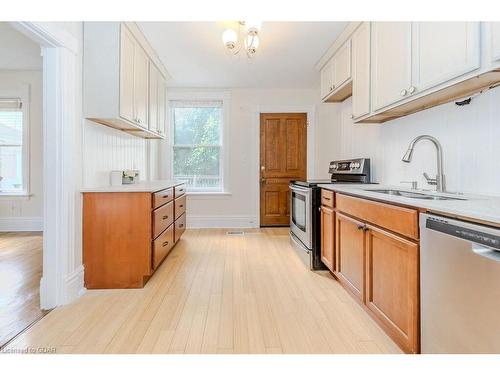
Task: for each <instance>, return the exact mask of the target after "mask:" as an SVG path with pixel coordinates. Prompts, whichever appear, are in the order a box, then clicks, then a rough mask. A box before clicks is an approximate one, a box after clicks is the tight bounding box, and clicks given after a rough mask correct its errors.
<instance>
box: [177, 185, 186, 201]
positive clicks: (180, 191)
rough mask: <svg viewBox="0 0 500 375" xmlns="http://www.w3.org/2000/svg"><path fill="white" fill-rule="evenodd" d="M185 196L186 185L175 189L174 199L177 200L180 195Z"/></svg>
mask: <svg viewBox="0 0 500 375" xmlns="http://www.w3.org/2000/svg"><path fill="white" fill-rule="evenodd" d="M184 194H186V184H182V185H179V186H176V187H175V197H176V198H179V197H180V196H181V195H184Z"/></svg>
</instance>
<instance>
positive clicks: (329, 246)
mask: <svg viewBox="0 0 500 375" xmlns="http://www.w3.org/2000/svg"><path fill="white" fill-rule="evenodd" d="M334 226H335V213H334V212H333V209H332V208H329V207H326V206H322V207H321V261H322V262H323V264H324V265H325V266H327V267H328V269H329V270H330V271H332V272H333V270H334V266H335V239H334Z"/></svg>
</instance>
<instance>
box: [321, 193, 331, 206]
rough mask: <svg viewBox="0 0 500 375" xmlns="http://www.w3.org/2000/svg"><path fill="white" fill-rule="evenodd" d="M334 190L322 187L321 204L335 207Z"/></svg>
mask: <svg viewBox="0 0 500 375" xmlns="http://www.w3.org/2000/svg"><path fill="white" fill-rule="evenodd" d="M333 196H334V194H333V191H331V190H326V189H321V205H322V206H326V207H330V208H333Z"/></svg>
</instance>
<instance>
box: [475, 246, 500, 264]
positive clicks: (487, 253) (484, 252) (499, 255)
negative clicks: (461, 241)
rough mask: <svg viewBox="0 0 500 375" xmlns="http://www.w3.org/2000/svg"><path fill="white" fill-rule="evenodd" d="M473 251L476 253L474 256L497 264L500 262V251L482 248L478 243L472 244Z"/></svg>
mask: <svg viewBox="0 0 500 375" xmlns="http://www.w3.org/2000/svg"><path fill="white" fill-rule="evenodd" d="M472 251H473V252H474V254H476V255H479V256H480V257H484V258H487V259H489V260H493V261H495V262H500V251H497V250H493V249H491V248H489V247H484V246H481V245H479V244H477V243H474V244H472Z"/></svg>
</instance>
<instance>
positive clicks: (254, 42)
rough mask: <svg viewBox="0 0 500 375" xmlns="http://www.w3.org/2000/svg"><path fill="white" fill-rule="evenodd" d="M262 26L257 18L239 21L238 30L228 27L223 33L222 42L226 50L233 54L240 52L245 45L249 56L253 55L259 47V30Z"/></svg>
mask: <svg viewBox="0 0 500 375" xmlns="http://www.w3.org/2000/svg"><path fill="white" fill-rule="evenodd" d="M261 27H262V22H260V21H257V20H251V21H246V22H245V21H239V22H238V31H237V32H236V31H235V30H233V29H226V30H225V31H224V32H223V33H222V42H223V43H224V46H225V47H226V50H227V51H229V52H230V53H231V54H233V55H237V54H238V53H240V51H241V50H242V48H243V47H244V49H245V51H246V53H247V56H248V57H249V58H251V57H253V56H254V55H255V53H256V52H257V48H259V44H260V41H259V32H260V29H261Z"/></svg>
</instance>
